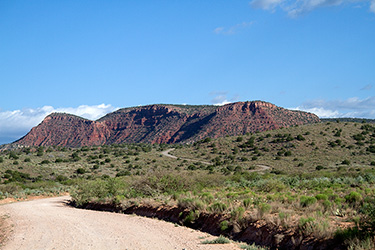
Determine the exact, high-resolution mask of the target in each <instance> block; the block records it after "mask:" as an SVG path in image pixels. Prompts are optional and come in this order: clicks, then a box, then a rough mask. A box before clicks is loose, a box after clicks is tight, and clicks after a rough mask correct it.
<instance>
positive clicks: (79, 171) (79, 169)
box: [76, 168, 86, 174]
mask: <svg viewBox="0 0 375 250" xmlns="http://www.w3.org/2000/svg"><path fill="white" fill-rule="evenodd" d="M76 173H77V174H84V173H86V170H85V169H84V168H77V170H76Z"/></svg>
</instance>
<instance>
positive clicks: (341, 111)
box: [295, 96, 375, 119]
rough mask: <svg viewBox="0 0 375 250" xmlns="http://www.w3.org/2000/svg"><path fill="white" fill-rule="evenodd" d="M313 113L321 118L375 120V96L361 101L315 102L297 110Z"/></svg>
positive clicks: (351, 99)
mask: <svg viewBox="0 0 375 250" xmlns="http://www.w3.org/2000/svg"><path fill="white" fill-rule="evenodd" d="M295 109H297V110H304V111H307V112H312V113H315V114H316V115H318V116H319V117H321V118H327V117H334V118H337V117H357V118H369V119H375V96H372V97H368V98H365V99H360V98H358V97H351V98H348V99H346V100H331V101H327V100H313V101H309V102H305V103H303V104H302V105H301V106H299V107H297V108H295Z"/></svg>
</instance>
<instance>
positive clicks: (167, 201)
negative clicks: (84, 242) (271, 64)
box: [0, 121, 375, 249]
mask: <svg viewBox="0 0 375 250" xmlns="http://www.w3.org/2000/svg"><path fill="white" fill-rule="evenodd" d="M169 148H175V150H173V151H172V152H171V154H173V155H174V156H176V157H178V158H177V159H173V158H169V157H165V156H163V155H162V154H161V152H163V151H164V150H166V149H169ZM261 165H263V166H268V167H270V169H268V170H263V169H262V168H261V167H259V166H261ZM374 168H375V125H374V124H370V123H358V122H339V121H338V122H333V121H331V122H324V123H318V124H311V125H304V126H296V127H291V128H282V129H278V130H274V131H267V132H260V133H254V134H246V135H240V136H235V137H224V138H219V139H212V138H205V139H204V140H201V141H198V142H195V143H194V144H189V145H164V144H162V145H149V144H121V145H110V146H107V145H106V146H100V147H82V148H61V147H39V148H19V149H14V150H11V151H9V150H8V151H4V152H1V154H0V170H1V171H0V172H1V174H0V176H1V184H0V197H1V198H2V199H5V198H14V199H24V198H27V197H28V196H35V195H51V196H52V195H57V194H61V193H66V192H69V193H70V195H71V196H72V199H73V202H74V204H75V205H76V206H78V207H90V206H91V207H94V205H98V206H99V205H108V206H109V207H113V208H114V209H116V210H117V211H122V212H126V211H127V209H130V208H131V209H132V211H135V210H136V209H137V208H139V209H144V208H148V209H151V210H152V209H154V210H153V211H154V212H155V213H156V211H157V209H159V210H160V209H161V208H163V209H164V210H165V211H170V212H172V211H178V214H177V216H175V217H176V218H177V220H175V221H177V223H180V224H184V225H187V226H191V227H195V228H205V227H204V225H203V224H204V222H206V223H207V221H210V223H211V226H210V227H209V228H207V230H208V231H211V232H213V233H215V234H218V235H223V236H226V237H228V238H233V239H240V240H245V241H248V243H249V244H252V243H253V242H255V243H257V245H258V246H251V247H252V248H251V249H256V248H261V247H271V248H272V247H279V248H288V247H290V246H292V247H294V248H303V247H302V246H312V247H315V248H319V247H320V248H322V247H323V246H327V245H329V246H334V247H337V248H342V249H344V248H348V249H373V248H375V244H374V232H375V199H374V198H375V169H374ZM176 209H177V210H176ZM164 210H163V211H164ZM163 216H164V217H163V218H164V219H168V216H166V215H165V214H164V215H163ZM171 217H172V216H171ZM213 227H214V228H213ZM249 228H253V229H254V230H255V229H259V230H261V231H262V232H264V233H265V234H267V235H269V236H270V237H268V238H267V239H266V238H264V237H263V238H262V236H259V235H252V234H251V233H249V230H248V229H249ZM246 230H248V231H246ZM271 236H272V237H271ZM246 237H247V238H246ZM262 245H263V246H262ZM246 247H248V249H250V245H248V246H244V248H245V249H246Z"/></svg>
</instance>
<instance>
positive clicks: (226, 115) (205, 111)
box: [15, 101, 319, 147]
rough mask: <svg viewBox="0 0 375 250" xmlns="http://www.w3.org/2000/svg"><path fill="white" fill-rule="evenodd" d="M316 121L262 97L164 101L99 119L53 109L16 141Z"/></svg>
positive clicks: (151, 139) (175, 134)
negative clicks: (209, 102)
mask: <svg viewBox="0 0 375 250" xmlns="http://www.w3.org/2000/svg"><path fill="white" fill-rule="evenodd" d="M314 122H319V118H318V117H317V116H316V115H314V114H311V113H306V112H301V111H291V110H287V109H283V108H280V107H277V106H275V105H273V104H271V103H267V102H262V101H254V102H237V103H231V104H227V105H224V106H220V107H218V106H190V105H161V104H160V105H149V106H143V107H133V108H125V109H121V110H118V111H115V112H113V113H110V114H108V115H106V116H104V117H103V118H101V119H99V120H97V121H90V120H86V119H83V118H80V117H77V116H74V115H69V114H59V113H54V114H51V115H49V116H47V117H46V118H45V119H44V120H43V122H41V123H40V124H39V125H38V126H36V127H34V128H33V129H32V130H31V131H30V132H29V133H28V134H27V135H26V136H24V137H23V138H21V139H20V140H18V141H16V142H15V144H18V145H24V146H40V145H43V146H50V145H59V146H69V147H80V146H85V145H103V144H113V143H124V142H127V143H130V142H145V143H177V142H182V143H185V142H193V141H196V140H200V139H203V138H205V137H208V136H209V137H213V138H217V137H222V136H226V135H240V134H245V133H247V132H255V131H264V130H270V129H277V128H280V127H288V126H292V125H301V124H306V123H314Z"/></svg>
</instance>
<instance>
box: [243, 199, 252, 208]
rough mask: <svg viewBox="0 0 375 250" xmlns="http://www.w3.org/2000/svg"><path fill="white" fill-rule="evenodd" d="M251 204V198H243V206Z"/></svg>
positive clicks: (246, 206)
mask: <svg viewBox="0 0 375 250" xmlns="http://www.w3.org/2000/svg"><path fill="white" fill-rule="evenodd" d="M251 204H252V199H250V198H249V199H245V200H243V205H244V207H245V208H248V207H249V206H250V205H251Z"/></svg>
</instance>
